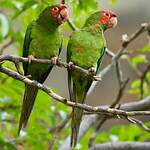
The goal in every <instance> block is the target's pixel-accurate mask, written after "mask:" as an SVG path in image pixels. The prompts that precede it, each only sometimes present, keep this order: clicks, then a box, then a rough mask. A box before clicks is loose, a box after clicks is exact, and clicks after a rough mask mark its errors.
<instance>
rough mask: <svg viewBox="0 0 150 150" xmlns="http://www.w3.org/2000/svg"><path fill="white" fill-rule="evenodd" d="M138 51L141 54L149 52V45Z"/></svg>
mask: <svg viewBox="0 0 150 150" xmlns="http://www.w3.org/2000/svg"><path fill="white" fill-rule="evenodd" d="M140 51H141V52H150V44H147V45H146V46H144V47H143V48H142V49H141V50H140Z"/></svg>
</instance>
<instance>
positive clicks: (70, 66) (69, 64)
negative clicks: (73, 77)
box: [68, 61, 74, 70]
mask: <svg viewBox="0 0 150 150" xmlns="http://www.w3.org/2000/svg"><path fill="white" fill-rule="evenodd" d="M73 66H74V64H73V62H71V61H70V62H69V63H68V68H69V70H73Z"/></svg>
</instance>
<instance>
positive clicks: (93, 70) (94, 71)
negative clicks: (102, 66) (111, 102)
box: [88, 67, 101, 81]
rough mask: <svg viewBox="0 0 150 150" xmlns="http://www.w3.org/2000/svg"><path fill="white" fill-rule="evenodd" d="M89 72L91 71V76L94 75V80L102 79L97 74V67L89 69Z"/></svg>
mask: <svg viewBox="0 0 150 150" xmlns="http://www.w3.org/2000/svg"><path fill="white" fill-rule="evenodd" d="M88 73H89V75H90V76H92V77H93V80H95V81H101V77H100V76H97V75H96V69H95V68H93V67H92V68H90V69H89V70H88Z"/></svg>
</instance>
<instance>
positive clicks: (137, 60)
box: [130, 54, 148, 67]
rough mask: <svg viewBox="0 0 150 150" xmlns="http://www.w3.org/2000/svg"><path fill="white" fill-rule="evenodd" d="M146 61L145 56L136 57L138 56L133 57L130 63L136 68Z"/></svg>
mask: <svg viewBox="0 0 150 150" xmlns="http://www.w3.org/2000/svg"><path fill="white" fill-rule="evenodd" d="M147 62H148V61H147V59H146V56H145V55H142V54H141V55H138V56H135V57H133V58H132V59H131V60H130V63H131V64H132V65H133V66H135V67H136V66H137V65H139V64H142V63H147Z"/></svg>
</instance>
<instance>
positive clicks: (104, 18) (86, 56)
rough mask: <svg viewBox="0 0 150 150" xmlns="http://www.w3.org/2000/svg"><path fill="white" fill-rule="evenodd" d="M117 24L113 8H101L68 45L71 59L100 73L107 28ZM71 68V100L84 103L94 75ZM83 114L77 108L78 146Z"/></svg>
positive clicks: (74, 121) (74, 122)
mask: <svg viewBox="0 0 150 150" xmlns="http://www.w3.org/2000/svg"><path fill="white" fill-rule="evenodd" d="M116 25H117V16H116V14H115V13H114V12H112V11H99V12H96V13H94V14H92V15H91V16H90V17H89V18H88V19H87V21H86V23H85V25H84V26H83V27H82V28H81V29H80V30H77V31H75V32H73V34H72V35H71V37H70V40H69V42H68V47H67V62H68V63H69V62H70V63H73V64H75V65H78V66H80V67H82V68H84V69H87V70H89V72H90V73H92V74H93V75H96V73H97V71H98V69H99V67H100V64H101V62H102V59H103V56H104V53H105V47H106V41H105V37H104V31H105V30H106V29H108V28H112V27H115V26H116ZM70 69H71V68H70ZM70 69H68V88H69V94H70V100H71V101H73V102H78V103H84V101H85V98H86V94H87V92H88V90H89V88H90V86H91V84H92V79H91V78H90V77H89V76H87V75H85V74H83V73H81V72H80V71H75V70H70ZM82 114H83V110H81V109H79V108H73V110H72V122H71V130H72V131H71V132H72V133H71V147H75V146H76V144H77V138H78V132H79V127H80V123H81V119H82ZM87 123H88V122H87Z"/></svg>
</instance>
